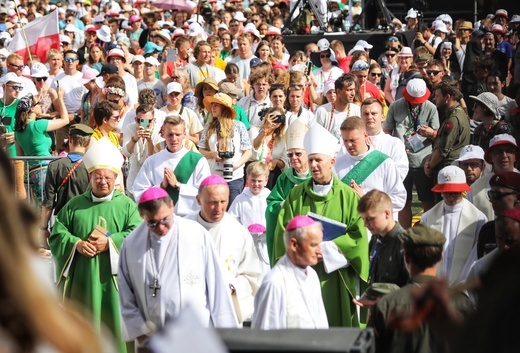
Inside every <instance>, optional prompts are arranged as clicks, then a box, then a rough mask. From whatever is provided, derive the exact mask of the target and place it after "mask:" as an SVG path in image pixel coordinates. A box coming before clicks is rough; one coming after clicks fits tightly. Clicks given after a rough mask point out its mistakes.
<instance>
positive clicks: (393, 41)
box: [388, 37, 399, 48]
mask: <svg viewBox="0 0 520 353" xmlns="http://www.w3.org/2000/svg"><path fill="white" fill-rule="evenodd" d="M388 46H389V47H391V48H397V47H399V38H397V37H390V38H388Z"/></svg>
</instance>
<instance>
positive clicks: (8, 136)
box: [2, 132, 14, 144]
mask: <svg viewBox="0 0 520 353" xmlns="http://www.w3.org/2000/svg"><path fill="white" fill-rule="evenodd" d="M2 138H3V139H4V140H5V142H6V143H7V144H12V143H14V132H6V133H5V134H3V135H2Z"/></svg>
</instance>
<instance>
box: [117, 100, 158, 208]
mask: <svg viewBox="0 0 520 353" xmlns="http://www.w3.org/2000/svg"><path fill="white" fill-rule="evenodd" d="M153 108H154V107H153V105H152V104H141V105H139V106H138V107H137V109H136V111H135V113H136V117H135V122H133V123H130V124H128V125H127V126H126V127H125V128H124V130H123V154H124V155H125V156H126V157H127V158H128V159H129V162H130V169H129V170H128V176H127V179H126V191H127V192H126V194H127V196H129V197H130V198H133V185H134V181H135V178H136V177H137V174H138V173H139V170H141V166H142V165H143V163H144V161H145V160H146V158H148V157H149V156H151V155H153V154H155V153H156V152H159V151H158V150H156V148H155V146H158V145H159V143H160V142H161V140H162V138H161V135H160V129H159V128H157V127H156V126H155V117H154V109H153Z"/></svg>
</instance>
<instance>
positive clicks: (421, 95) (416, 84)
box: [402, 78, 431, 104]
mask: <svg viewBox="0 0 520 353" xmlns="http://www.w3.org/2000/svg"><path fill="white" fill-rule="evenodd" d="M430 94H431V92H430V90H429V89H428V87H426V82H425V81H424V80H423V79H422V78H414V79H412V80H410V81H408V83H407V84H406V87H405V88H403V91H402V95H403V97H404V99H405V100H406V101H407V102H408V103H411V104H422V103H424V102H426V101H427V100H428V98H430Z"/></svg>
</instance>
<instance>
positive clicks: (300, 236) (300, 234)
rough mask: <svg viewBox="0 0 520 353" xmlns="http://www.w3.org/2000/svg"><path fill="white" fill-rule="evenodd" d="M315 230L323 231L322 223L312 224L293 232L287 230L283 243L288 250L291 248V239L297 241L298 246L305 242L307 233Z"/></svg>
mask: <svg viewBox="0 0 520 353" xmlns="http://www.w3.org/2000/svg"><path fill="white" fill-rule="evenodd" d="M315 228H317V229H319V230H321V231H323V226H322V225H321V223H320V222H315V223H314V224H311V225H309V226H305V227H300V228H296V229H292V230H286V231H285V232H284V234H283V241H284V244H285V249H286V250H287V249H288V248H289V242H290V241H291V239H293V238H294V239H296V241H297V242H298V244H300V243H301V242H303V241H304V240H305V238H307V233H308V232H309V230H311V229H315Z"/></svg>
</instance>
